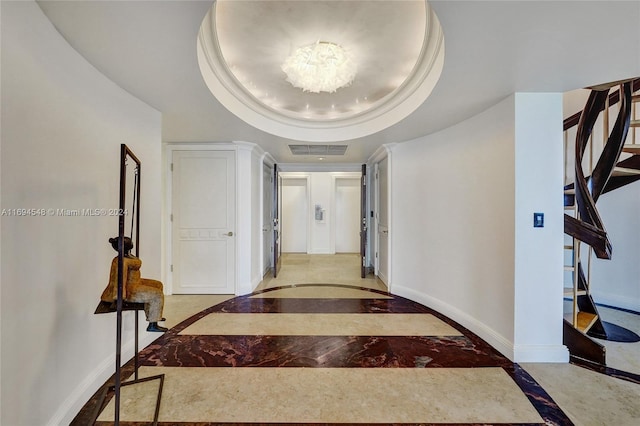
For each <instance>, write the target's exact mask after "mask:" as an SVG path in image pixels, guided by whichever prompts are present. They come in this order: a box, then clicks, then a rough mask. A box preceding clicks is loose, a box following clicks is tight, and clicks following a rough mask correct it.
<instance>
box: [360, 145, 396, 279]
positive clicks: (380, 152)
mask: <svg viewBox="0 0 640 426" xmlns="http://www.w3.org/2000/svg"><path fill="white" fill-rule="evenodd" d="M397 146H398V144H396V143H389V144H384V145H382V146H381V147H380V148H378V149H377V150H376V152H374V153H373V155H372V156H371V157H369V160H368V161H367V167H368V168H369V169H370V170H372V171H373V176H372V177H371V179H372V180H373V182H374V185H372V186H373V187H374V188H373V191H375V197H374V198H375V201H374V204H375V207H374V212H375V214H374V218H373V223H374V228H373V231H372V232H371V234H370V235H371V237H373V238H375V241H374V243H373V246H374V254H373V255H374V261H373V265H374V273H375V275H376V276H378V269H379V259H378V256H376V254H377V253H378V252H379V244H380V241H379V238H378V226H379V223H378V214H379V208H380V187H379V181H378V179H377V178H376V176H378V165H379V163H380V162H381V161H382V160H384V159H385V158H386V159H387V220H388V223H387V228H388V230H389V236H388V246H387V265H388V266H387V269H388V270H387V277H386V278H387V283H386V284H387V289H388V291H391V288H392V285H393V262H392V260H393V186H392V184H393V183H392V176H393V173H392V171H393V162H392V152H393V150H394V149H395V148H396V147H397Z"/></svg>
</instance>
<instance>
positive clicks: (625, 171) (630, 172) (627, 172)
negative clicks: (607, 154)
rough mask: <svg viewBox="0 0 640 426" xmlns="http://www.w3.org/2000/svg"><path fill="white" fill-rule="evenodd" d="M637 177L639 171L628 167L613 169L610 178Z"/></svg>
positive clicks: (639, 173)
mask: <svg viewBox="0 0 640 426" xmlns="http://www.w3.org/2000/svg"><path fill="white" fill-rule="evenodd" d="M639 121H640V120H639ZM637 175H640V170H638V169H630V168H628V167H615V168H614V169H613V173H611V176H637Z"/></svg>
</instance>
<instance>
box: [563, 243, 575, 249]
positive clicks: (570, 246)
mask: <svg viewBox="0 0 640 426" xmlns="http://www.w3.org/2000/svg"><path fill="white" fill-rule="evenodd" d="M564 249H565V250H573V244H565V245H564Z"/></svg>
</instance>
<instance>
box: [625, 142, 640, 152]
mask: <svg viewBox="0 0 640 426" xmlns="http://www.w3.org/2000/svg"><path fill="white" fill-rule="evenodd" d="M622 152H628V153H629V154H640V143H633V144H626V145H624V146H623V147H622Z"/></svg>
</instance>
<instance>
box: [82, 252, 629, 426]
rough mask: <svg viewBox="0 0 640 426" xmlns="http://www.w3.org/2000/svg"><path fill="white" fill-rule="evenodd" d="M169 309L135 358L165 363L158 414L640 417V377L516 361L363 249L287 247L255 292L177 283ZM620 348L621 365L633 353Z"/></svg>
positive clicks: (506, 420) (219, 420)
mask: <svg viewBox="0 0 640 426" xmlns="http://www.w3.org/2000/svg"><path fill="white" fill-rule="evenodd" d="M165 316H166V317H167V318H168V320H167V322H166V325H167V326H168V327H170V330H169V331H168V332H166V333H164V334H163V335H161V336H159V337H158V339H157V340H155V341H154V342H153V343H152V344H151V345H149V346H148V347H146V348H144V349H143V350H142V351H141V352H140V360H141V367H140V368H139V370H138V372H139V375H140V377H150V376H156V375H160V374H163V375H164V383H163V388H162V400H161V405H160V410H159V424H160V425H162V426H167V425H180V426H188V425H191V426H205V425H214V424H229V425H231V424H234V425H240V424H316V425H320V424H338V423H339V424H389V425H391V424H448V425H453V424H456V425H480V424H483V425H488V424H511V425H515V424H517V425H532V424H539V425H542V424H547V425H571V424H576V425H616V426H617V425H637V424H640V384H637V383H633V382H631V381H628V380H621V379H618V378H614V377H610V376H608V375H605V374H601V373H598V372H594V371H591V370H588V369H585V368H582V367H578V366H575V365H572V364H522V365H519V364H514V363H512V362H510V361H509V360H508V359H506V358H505V357H503V356H502V355H501V354H499V353H498V352H497V351H495V350H494V349H493V348H492V347H490V346H489V345H487V344H486V343H485V342H484V341H483V340H482V339H480V338H479V337H477V336H476V335H474V334H473V333H471V332H470V331H469V330H466V329H464V328H463V327H461V326H460V325H458V324H457V323H455V322H453V321H451V320H450V319H448V318H446V317H444V316H442V315H441V314H439V313H438V312H435V311H433V310H431V309H429V308H428V307H425V306H423V305H420V304H418V303H416V302H413V301H410V300H407V299H404V298H401V297H398V296H395V295H392V294H389V293H388V292H387V290H386V287H385V286H384V284H383V283H382V282H380V281H379V280H377V279H376V278H375V277H373V276H369V277H367V278H364V279H362V278H360V272H359V267H358V256H357V255H352V254H341V255H334V256H330V255H313V256H312V255H301V254H288V255H285V256H283V258H282V269H281V272H280V274H279V275H278V277H277V278H272V277H266V278H265V280H264V281H263V282H262V283H261V284H260V286H259V287H258V288H257V289H256V291H255V292H254V293H253V294H251V295H247V296H241V297H232V296H191V295H190V296H182V295H175V296H168V297H167V298H166V305H165ZM622 353H623V355H620V356H619V357H617V358H616V359H620V361H618V366H619V367H623V368H624V365H623V364H624V362H625V360H626V359H631V364H630V365H631V366H632V367H633V365H635V364H634V363H637V360H638V357H635V358H634V356H633V355H632V354H631V352H629V351H628V350H627V349H624V350H623V351H622ZM123 371H125V372H126V373H125V374H126V375H131V374H132V372H133V369H132V366H131V362H130V363H128V364H127V367H126V368H125V369H123ZM158 382H159V381H148V382H144V383H139V384H136V385H133V386H127V387H123V388H122V393H121V409H120V424H121V425H123V426H124V425H127V426H134V425H135V426H137V425H143V424H150V421H151V420H152V419H153V415H154V408H155V396H156V395H157V392H158V386H159V383H158ZM105 385H106V384H105ZM111 396H112V395H111V394H108V398H107V402H106V403H105V404H104V407H102V408H101V409H99V410H98V411H99V415H98V418H97V421H95V423H94V421H93V417H94V416H95V414H93V415H92V414H91V413H93V412H94V408H95V406H96V401H95V400H96V398H95V397H94V398H92V400H91V401H89V402H88V403H87V405H86V406H85V408H84V409H83V410H82V411H81V412H80V413H79V414H78V416H77V417H76V420H74V422H73V423H72V424H73V425H87V424H96V425H107V424H113V419H114V401H113V398H112V397H111Z"/></svg>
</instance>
